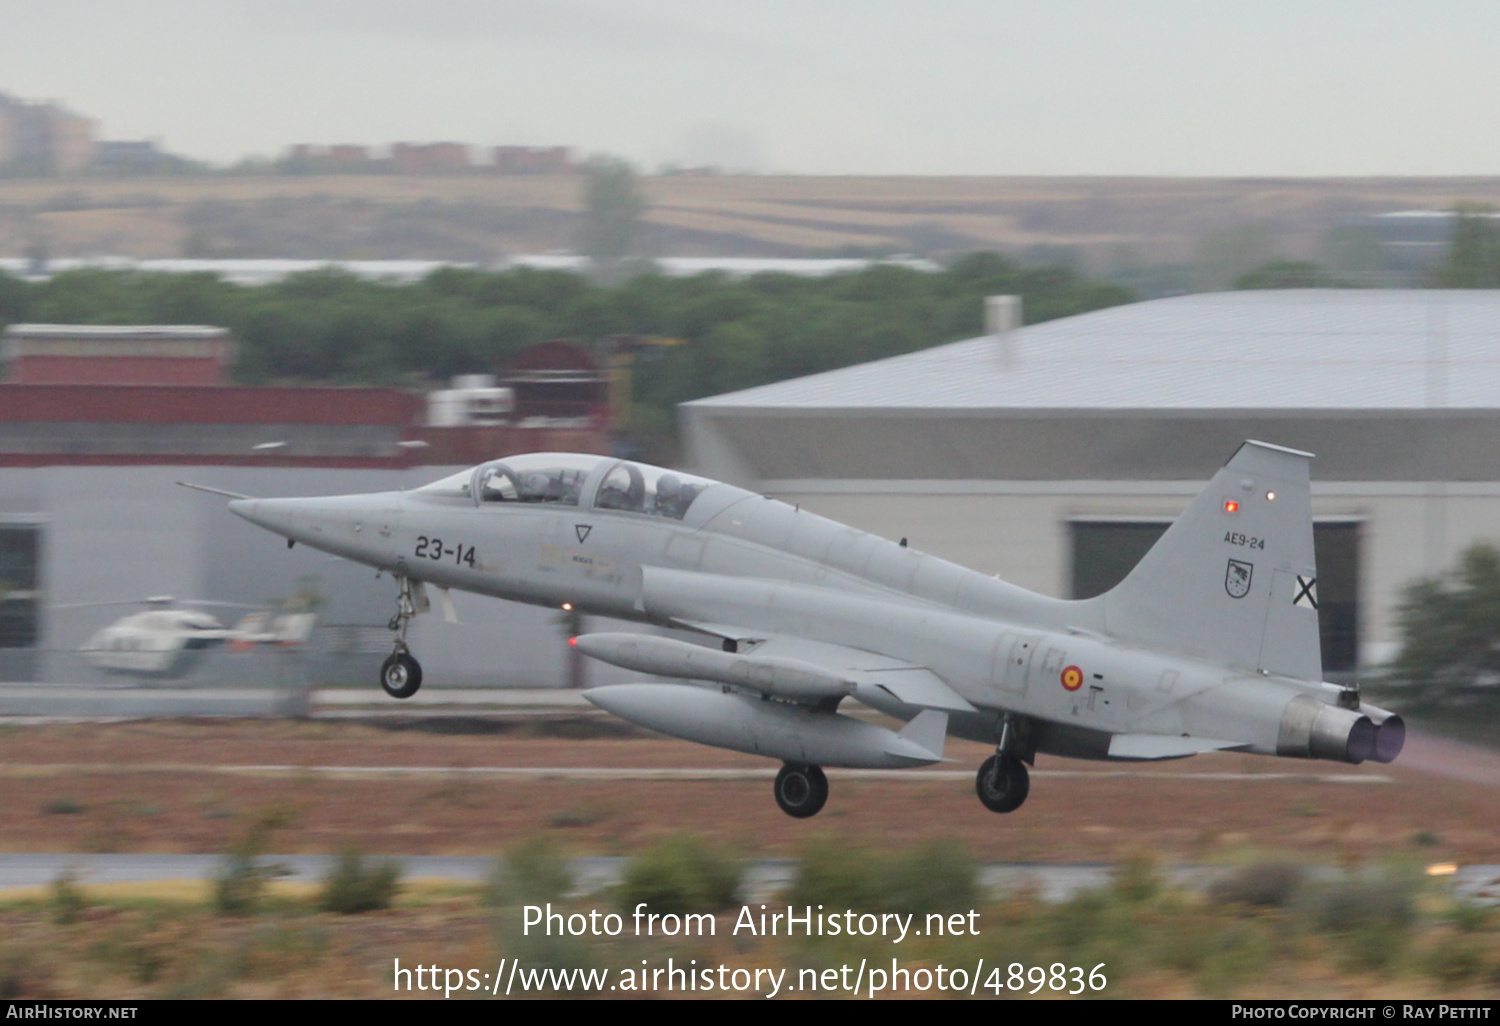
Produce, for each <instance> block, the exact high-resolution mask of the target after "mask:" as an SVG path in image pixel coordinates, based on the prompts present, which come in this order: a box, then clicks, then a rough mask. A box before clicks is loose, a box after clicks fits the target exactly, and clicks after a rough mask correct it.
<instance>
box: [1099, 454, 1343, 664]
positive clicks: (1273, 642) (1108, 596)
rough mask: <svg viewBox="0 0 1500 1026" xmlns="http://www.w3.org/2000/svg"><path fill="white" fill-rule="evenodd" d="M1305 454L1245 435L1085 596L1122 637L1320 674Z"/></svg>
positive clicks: (1215, 658)
mask: <svg viewBox="0 0 1500 1026" xmlns="http://www.w3.org/2000/svg"><path fill="white" fill-rule="evenodd" d="M1311 458H1312V454H1311V453H1305V452H1298V451H1297V450H1295V449H1283V448H1281V447H1280V446H1276V445H1269V444H1267V443H1265V442H1246V443H1245V444H1244V445H1242V446H1240V448H1239V450H1238V451H1237V452H1236V453H1235V454H1234V456H1233V457H1231V458H1230V460H1229V462H1228V463H1226V464H1224V467H1223V469H1221V470H1220V471H1219V472H1218V473H1217V474H1215V475H1214V478H1213V480H1212V481H1210V482H1209V484H1208V487H1207V488H1205V489H1204V490H1203V491H1202V492H1200V493H1199V494H1198V497H1197V498H1196V499H1194V500H1193V502H1192V505H1190V506H1188V508H1187V510H1186V511H1185V512H1184V513H1183V514H1182V516H1181V517H1179V518H1178V519H1177V521H1176V523H1174V524H1173V525H1172V526H1171V527H1170V528H1168V529H1167V533H1166V534H1164V535H1162V537H1161V539H1160V540H1159V541H1158V542H1157V543H1156V544H1155V545H1154V546H1153V547H1152V548H1151V551H1149V552H1148V553H1146V555H1145V557H1144V558H1143V559H1142V560H1141V561H1140V563H1139V564H1137V566H1136V568H1135V569H1134V570H1132V571H1131V572H1130V575H1129V576H1128V577H1126V578H1125V580H1123V581H1121V582H1120V584H1119V585H1117V586H1116V587H1115V588H1114V589H1112V590H1111V591H1108V592H1106V593H1105V594H1104V595H1102V596H1100V597H1099V598H1098V599H1096V600H1095V601H1098V602H1102V603H1103V606H1104V619H1105V624H1106V629H1107V630H1108V631H1109V633H1110V634H1113V635H1115V636H1116V637H1118V638H1121V639H1122V640H1125V641H1132V642H1138V643H1141V644H1147V645H1152V646H1154V647H1160V648H1167V649H1172V650H1175V651H1179V652H1184V653H1187V654H1190V655H1196V656H1202V657H1205V658H1209V659H1212V660H1213V661H1215V662H1218V663H1227V664H1228V665H1230V666H1233V667H1236V668H1239V669H1244V670H1247V671H1252V672H1253V671H1264V672H1266V673H1276V674H1284V675H1286V676H1289V677H1296V678H1298V679H1301V680H1322V678H1323V658H1322V649H1321V647H1320V644H1319V639H1318V606H1317V565H1316V563H1315V562H1314V559H1313V530H1312V496H1311V490H1310V488H1309V485H1308V477H1309V475H1308V461H1309V460H1310V459H1311Z"/></svg>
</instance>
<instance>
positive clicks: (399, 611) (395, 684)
mask: <svg viewBox="0 0 1500 1026" xmlns="http://www.w3.org/2000/svg"><path fill="white" fill-rule="evenodd" d="M396 580H397V581H399V582H400V584H401V594H400V595H399V596H398V597H397V599H396V615H395V616H393V617H391V622H390V623H389V624H387V625H386V626H387V628H388V629H390V630H393V631H395V632H396V650H395V651H394V652H392V653H391V655H390V657H389V658H387V659H386V661H385V662H384V664H382V665H381V667H380V686H381V687H382V688H384V689H385V693H386V694H388V695H390V696H391V697H392V698H410V697H411V696H412V695H415V694H416V693H417V689H418V688H420V687H421V686H422V664H421V663H419V662H417V661H416V659H414V658H412V654H411V652H410V651H408V650H407V647H406V625H407V623H409V622H410V621H411V618H412V617H414V616H416V615H417V606H416V602H415V601H413V598H412V587H411V578H409V577H398V578H396Z"/></svg>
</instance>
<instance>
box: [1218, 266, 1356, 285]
mask: <svg viewBox="0 0 1500 1026" xmlns="http://www.w3.org/2000/svg"><path fill="white" fill-rule="evenodd" d="M1338 284H1339V283H1338V282H1337V281H1335V280H1334V279H1333V278H1332V277H1331V276H1330V275H1329V274H1328V273H1327V272H1326V271H1324V270H1323V269H1322V268H1321V267H1319V266H1318V265H1317V264H1315V263H1313V262H1312V261H1310V260H1273V261H1271V262H1270V263H1268V264H1261V265H1260V266H1259V267H1257V268H1256V269H1255V270H1253V271H1247V272H1246V273H1245V274H1242V275H1240V276H1239V277H1238V278H1236V279H1235V280H1234V287H1235V288H1237V289H1327V288H1336V287H1337V286H1338Z"/></svg>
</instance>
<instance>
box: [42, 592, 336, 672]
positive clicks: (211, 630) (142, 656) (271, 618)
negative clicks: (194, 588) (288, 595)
mask: <svg viewBox="0 0 1500 1026" xmlns="http://www.w3.org/2000/svg"><path fill="white" fill-rule="evenodd" d="M139 602H140V603H142V604H145V605H147V606H149V607H150V608H148V609H145V610H143V611H141V612H138V613H131V614H130V615H128V616H124V617H121V618H120V619H118V620H116V621H115V622H114V623H112V624H110V625H109V626H108V627H104V628H103V629H101V630H99V631H96V632H95V633H94V634H93V635H92V636H90V637H89V639H88V640H87V641H85V642H84V643H83V645H82V646H81V647H80V648H79V654H80V655H82V656H83V660H84V662H86V663H88V664H89V665H90V666H92V667H94V668H95V669H97V670H103V671H105V672H106V673H119V674H125V675H128V676H132V677H146V678H158V679H174V678H179V677H185V676H187V675H188V674H189V673H191V672H192V670H193V669H194V668H195V667H196V666H197V665H198V664H199V662H201V661H202V659H203V657H204V656H205V655H207V654H208V652H209V650H210V649H213V648H216V647H218V646H220V645H225V644H228V645H230V646H231V647H235V648H238V647H251V646H255V645H263V644H267V645H269V644H274V645H289V646H290V645H302V644H305V643H306V642H307V640H308V638H309V637H311V635H312V629H313V626H314V625H315V624H316V623H317V614H316V613H314V612H311V611H309V610H306V609H294V610H287V611H282V612H274V613H273V612H267V611H264V610H260V611H256V612H252V613H247V614H246V615H245V616H244V617H243V618H241V620H240V621H239V623H238V624H237V625H236V626H234V627H226V626H224V624H223V623H221V622H220V621H219V619H218V617H215V616H213V615H211V614H209V613H206V612H202V611H200V610H197V609H189V608H183V607H185V606H230V607H238V608H245V607H243V606H241V605H239V604H238V603H233V602H208V601H201V600H179V599H175V598H173V597H172V596H171V595H153V596H151V597H150V598H146V599H141V600H139ZM135 604H137V603H136V602H123V603H122V602H85V603H76V604H73V605H68V606H56V607H54V608H58V609H79V608H85V607H90V606H93V607H97V606H111V605H135Z"/></svg>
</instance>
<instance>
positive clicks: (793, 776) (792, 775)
mask: <svg viewBox="0 0 1500 1026" xmlns="http://www.w3.org/2000/svg"><path fill="white" fill-rule="evenodd" d="M826 801H828V778H827V777H826V776H824V775H823V770H822V769H821V768H819V767H817V766H810V765H807V764H805V763H795V762H789V763H787V764H786V765H784V766H782V767H781V772H780V773H778V774H776V804H777V805H780V806H781V811H782V812H784V813H786V814H787V815H788V816H794V817H796V818H797V819H806V818H807V817H808V816H816V815H817V814H818V810H819V809H821V808H822V807H823V803H824V802H826Z"/></svg>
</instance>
